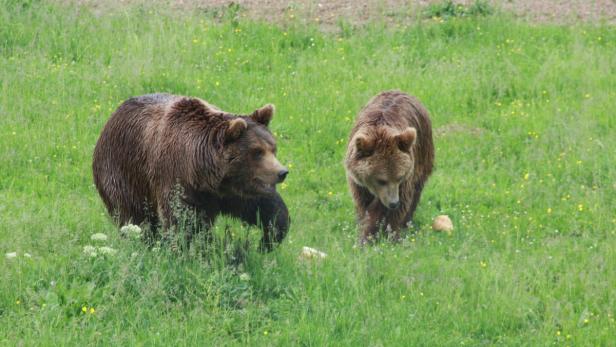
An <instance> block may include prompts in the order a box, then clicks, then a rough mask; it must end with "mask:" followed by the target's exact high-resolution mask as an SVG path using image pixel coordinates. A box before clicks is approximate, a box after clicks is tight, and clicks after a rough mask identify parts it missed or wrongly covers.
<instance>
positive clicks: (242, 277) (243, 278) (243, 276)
mask: <svg viewBox="0 0 616 347" xmlns="http://www.w3.org/2000/svg"><path fill="white" fill-rule="evenodd" d="M240 281H244V282H248V281H250V275H249V274H247V273H245V272H244V273H243V274H241V275H240Z"/></svg>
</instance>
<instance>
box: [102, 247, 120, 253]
mask: <svg viewBox="0 0 616 347" xmlns="http://www.w3.org/2000/svg"><path fill="white" fill-rule="evenodd" d="M98 251H99V252H100V254H105V255H114V254H116V253H118V251H117V250H115V249H113V248H111V247H107V246H103V247H98Z"/></svg>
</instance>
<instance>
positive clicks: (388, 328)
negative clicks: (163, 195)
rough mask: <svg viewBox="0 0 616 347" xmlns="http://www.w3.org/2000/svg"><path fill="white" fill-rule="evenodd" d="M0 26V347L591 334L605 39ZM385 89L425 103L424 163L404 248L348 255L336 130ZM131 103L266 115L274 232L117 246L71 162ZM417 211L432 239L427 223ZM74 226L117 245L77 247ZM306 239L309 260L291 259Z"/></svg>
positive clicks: (609, 321) (602, 339) (33, 21)
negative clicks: (276, 240) (279, 234)
mask: <svg viewBox="0 0 616 347" xmlns="http://www.w3.org/2000/svg"><path fill="white" fill-rule="evenodd" d="M0 23H2V24H1V25H0V221H1V223H0V255H2V257H1V258H0V267H1V269H2V270H1V271H0V344H2V345H7V346H14V345H22V344H24V345H84V344H87V345H94V344H96V345H135V344H138V345H148V346H149V345H161V346H166V345H216V346H218V345H227V344H229V345H234V344H248V345H280V346H287V345H304V346H319V345H330V346H333V345H337V346H340V345H343V346H396V345H398V346H411V345H425V346H459V345H468V346H482V345H485V346H487V345H516V346H517V345H526V346H548V345H571V346H609V345H613V344H614V336H616V323H615V322H614V316H615V315H616V312H615V311H616V289H615V288H616V273H615V272H614V269H615V268H616V241H615V237H616V215H615V207H616V162H615V159H614V158H616V117H615V115H614V100H615V99H616V47H615V43H616V31H615V30H614V27H613V26H604V25H592V26H591V25H587V26H557V25H550V24H528V23H524V22H520V21H517V20H514V19H511V18H510V17H508V16H506V15H504V14H497V15H492V16H486V17H464V18H448V19H442V18H437V19H435V20H433V19H429V20H426V21H422V22H416V23H414V24H408V25H403V24H400V25H398V26H395V27H394V26H386V25H384V24H381V23H372V24H370V25H368V26H366V27H362V28H347V29H348V30H345V31H343V32H342V33H340V34H335V33H329V34H326V33H322V32H320V31H319V30H318V29H317V28H314V27H304V26H302V25H300V24H299V21H298V22H297V23H295V22H293V21H291V22H290V23H289V24H287V26H286V27H279V26H275V25H271V24H266V23H258V22H251V21H249V20H247V19H245V18H243V17H241V16H230V17H227V18H225V19H223V20H221V21H219V20H216V21H215V20H214V19H212V16H211V15H210V14H208V13H203V12H196V11H195V12H190V11H185V12H178V11H167V10H165V9H164V8H163V9H156V8H148V7H124V8H120V9H115V10H113V11H110V12H103V13H99V14H94V13H91V12H90V11H88V10H87V9H86V8H74V9H70V8H63V7H58V6H51V5H45V4H41V3H39V2H36V1H32V2H26V3H25V4H22V3H21V2H16V1H7V0H2V1H0ZM393 88H396V89H402V90H404V91H407V92H409V93H411V94H414V95H416V96H417V97H418V98H419V99H420V100H422V102H423V103H424V104H425V106H426V107H427V108H428V109H429V110H430V112H431V116H432V120H433V125H434V127H435V129H439V131H438V133H439V136H437V137H436V138H435V145H436V167H437V169H436V171H435V173H434V174H433V176H432V177H431V179H430V181H429V183H428V185H427V187H426V189H425V190H424V195H423V198H422V202H421V203H420V205H419V208H418V210H417V214H416V222H417V227H416V228H415V229H413V230H410V231H409V232H408V233H407V236H406V238H405V240H404V241H403V242H402V243H400V244H396V245H394V244H390V243H381V244H379V245H376V246H373V247H366V248H365V249H357V248H355V247H354V244H355V240H356V234H357V230H356V226H355V221H354V215H353V213H354V212H353V203H352V201H351V198H350V195H349V193H348V190H347V187H346V181H345V174H344V169H343V166H342V160H343V156H344V151H345V147H346V137H347V134H348V132H349V131H350V128H351V125H352V122H353V118H354V115H355V114H356V113H357V112H358V110H359V109H360V108H361V107H362V105H363V104H365V103H366V102H367V100H368V99H369V98H370V97H372V96H373V95H375V94H376V93H378V92H379V91H382V90H385V89H393ZM151 92H172V93H176V94H185V95H193V96H199V97H201V98H204V99H205V100H208V101H210V102H211V103H213V104H215V105H218V106H219V107H221V108H223V109H225V110H229V111H232V112H238V113H239V112H249V111H252V110H253V109H255V108H256V107H258V106H261V105H263V104H265V103H268V102H271V103H274V104H275V105H276V107H277V114H276V116H275V118H274V120H273V122H272V125H271V128H272V130H273V131H274V132H275V134H276V135H277V137H278V143H279V158H280V159H281V161H282V162H283V163H286V164H287V165H289V167H290V168H291V173H290V175H289V178H288V182H287V184H286V185H285V186H284V187H283V189H282V190H281V192H282V194H283V196H284V198H285V199H286V201H287V203H288V205H289V209H290V212H291V215H292V218H293V224H292V229H291V231H290V234H289V236H288V238H287V239H286V240H285V242H284V243H283V244H282V245H281V246H280V247H279V248H278V249H277V250H276V251H275V252H273V253H271V254H259V253H258V252H257V251H256V242H255V241H256V240H257V239H258V236H259V235H258V233H259V232H258V230H254V229H249V230H247V229H245V228H243V227H241V226H240V225H238V223H237V222H234V221H230V220H222V221H221V222H220V223H218V224H217V226H216V227H217V229H218V233H219V234H221V233H222V229H224V228H225V227H226V226H227V225H228V226H229V228H230V229H229V230H230V231H228V233H233V234H235V236H234V237H233V240H234V241H233V242H232V244H231V245H229V246H225V245H222V244H221V245H219V246H215V247H213V248H214V249H211V250H210V251H207V252H203V251H202V252H194V251H191V252H187V253H185V254H181V255H177V254H173V252H170V251H169V250H168V249H167V248H165V247H162V248H161V249H160V250H159V251H152V250H148V249H147V248H146V247H145V246H143V245H142V244H141V243H140V242H137V241H130V240H126V239H122V238H121V237H120V236H119V234H118V232H117V230H116V229H115V227H114V226H113V225H112V223H111V221H110V219H109V218H108V217H107V215H106V214H105V210H104V208H103V205H102V203H101V201H100V199H99V197H98V194H97V192H96V189H95V188H94V186H93V184H92V174H91V169H90V165H91V158H92V151H93V148H94V144H95V142H96V139H97V137H98V135H99V133H100V130H101V129H102V127H103V125H104V123H105V121H106V119H107V118H108V117H109V115H110V114H111V112H112V111H113V110H114V109H115V108H116V107H117V106H118V105H119V104H120V103H121V102H122V101H123V100H125V99H127V98H128V97H130V96H134V95H140V94H144V93H151ZM438 214H448V215H449V216H451V218H452V219H453V222H454V225H455V231H454V232H453V233H452V234H450V235H447V234H438V233H434V232H432V231H431V230H430V224H431V220H432V218H433V217H435V216H436V215H438ZM97 232H102V233H105V234H107V235H108V236H109V237H110V239H109V240H108V241H107V242H105V243H104V244H107V245H110V246H112V247H114V248H115V249H117V250H118V253H117V254H115V255H113V256H107V257H97V258H88V257H87V256H85V255H84V254H83V253H82V249H83V247H84V246H85V245H88V244H95V242H94V241H91V240H90V235H91V234H93V233H97ZM246 239H248V240H250V241H252V243H251V246H250V250H249V251H248V254H244V255H241V257H240V259H237V258H236V259H235V260H234V259H233V255H234V252H235V250H234V246H233V244H238V243H240V242H243V241H242V240H246ZM99 244H102V243H99ZM305 245H306V246H312V247H315V248H317V249H320V250H323V251H325V252H327V253H328V254H329V257H328V258H327V259H326V260H325V261H322V262H320V263H310V264H304V263H302V262H300V261H298V259H297V255H298V253H299V251H300V249H301V247H302V246H305ZM14 251H17V252H18V253H19V256H18V257H17V258H15V259H7V258H5V257H4V253H7V252H14ZM24 252H28V253H30V254H31V255H32V257H31V258H26V257H24V256H23V253H24ZM243 273H247V274H248V275H249V276H250V278H249V279H248V280H246V278H245V276H244V277H243V279H241V278H240V275H241V274H243ZM84 306H86V307H87V308H88V310H89V309H90V307H94V309H95V313H93V314H91V313H83V312H82V307H84Z"/></svg>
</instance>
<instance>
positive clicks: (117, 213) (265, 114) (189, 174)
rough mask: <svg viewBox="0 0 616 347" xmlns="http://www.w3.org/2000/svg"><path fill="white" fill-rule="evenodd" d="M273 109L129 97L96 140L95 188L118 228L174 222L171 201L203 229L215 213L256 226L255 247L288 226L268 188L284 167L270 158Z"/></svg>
mask: <svg viewBox="0 0 616 347" xmlns="http://www.w3.org/2000/svg"><path fill="white" fill-rule="evenodd" d="M273 114H274V108H273V106H272V105H266V106H264V107H262V108H260V109H257V110H255V111H254V112H253V113H252V114H250V115H244V116H240V115H236V114H232V113H229V112H225V111H222V110H220V109H218V108H216V107H214V106H212V105H210V104H208V103H207V102H205V101H203V100H201V99H198V98H189V97H183V96H176V95H169V94H150V95H144V96H140V97H135V98H131V99H129V100H127V101H125V102H124V103H123V104H122V105H120V107H119V108H118V109H117V110H116V111H115V112H114V114H113V115H112V116H111V118H110V119H109V121H108V122H107V124H106V125H105V128H104V129H103V131H102V133H101V136H100V138H99V140H98V142H97V144H96V148H95V150H94V160H93V164H92V168H93V173H94V183H95V184H96V188H97V189H98V192H99V193H100V196H101V198H102V199H103V202H104V203H105V205H106V207H107V210H108V211H109V213H110V214H111V215H112V216H114V217H115V218H116V221H117V222H118V223H119V224H120V225H123V224H126V223H129V222H130V223H134V224H140V223H147V224H149V225H150V226H151V229H152V230H153V234H156V229H157V227H159V226H162V227H165V228H167V227H170V226H174V225H176V224H177V218H176V216H175V212H176V211H174V208H175V205H174V204H175V203H176V201H177V202H179V204H180V208H182V209H187V210H189V211H191V212H193V213H194V215H196V216H197V217H198V223H199V227H203V228H205V229H207V228H208V227H209V226H211V224H212V223H214V221H215V219H216V217H217V216H218V215H220V214H227V215H231V216H235V217H238V218H240V219H242V220H243V221H245V222H247V223H249V224H252V225H259V226H260V227H261V228H262V230H263V238H262V243H261V248H262V249H263V250H271V249H272V246H273V245H274V244H275V243H278V242H281V241H282V239H283V238H284V237H285V235H286V233H287V231H288V229H289V223H290V219H289V212H288V210H287V206H286V205H285V203H284V201H283V200H282V198H281V196H280V194H278V192H277V191H276V184H277V183H280V182H282V181H283V180H284V179H285V177H286V176H287V174H288V170H287V168H285V167H284V166H282V165H281V164H280V163H279V162H278V160H277V159H276V141H275V139H274V137H273V136H272V134H271V133H270V131H269V129H268V125H269V123H270V120H271V119H272V117H273ZM178 188H179V189H178ZM178 194H179V196H178ZM178 199H179V201H178ZM199 229H201V228H197V229H196V230H199ZM191 234H192V231H191V230H189V233H188V235H187V237H188V238H190V236H191Z"/></svg>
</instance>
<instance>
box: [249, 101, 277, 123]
mask: <svg viewBox="0 0 616 347" xmlns="http://www.w3.org/2000/svg"><path fill="white" fill-rule="evenodd" d="M273 116H274V105H272V104H267V105H265V106H263V107H261V108H259V109H257V110H256V111H254V112H253V113H252V114H251V115H250V118H251V119H252V120H254V121H255V122H257V123H259V124H263V125H265V126H268V125H269V123H270V121H271V120H272V117H273Z"/></svg>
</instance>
